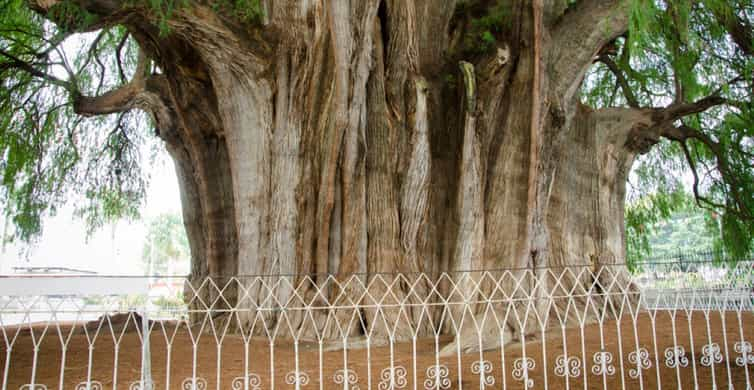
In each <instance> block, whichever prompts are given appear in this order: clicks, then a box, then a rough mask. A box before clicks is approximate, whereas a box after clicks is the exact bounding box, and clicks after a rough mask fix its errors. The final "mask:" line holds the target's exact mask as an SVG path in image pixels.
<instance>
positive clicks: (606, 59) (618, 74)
mask: <svg viewBox="0 0 754 390" xmlns="http://www.w3.org/2000/svg"><path fill="white" fill-rule="evenodd" d="M597 61H599V62H601V63H603V64H605V65H606V66H607V68H608V69H610V72H612V73H613V75H615V79H616V80H617V82H618V86H619V87H620V89H621V91H622V92H623V96H625V97H626V101H627V102H628V105H629V107H633V108H638V107H639V100H637V99H636V95H635V94H634V91H633V90H632V89H631V86H630V85H629V84H628V80H627V79H626V75H624V74H623V72H622V71H621V70H620V67H618V64H617V63H615V61H613V59H612V58H610V56H609V55H607V54H601V55H600V56H599V57H597Z"/></svg>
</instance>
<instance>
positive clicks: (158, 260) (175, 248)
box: [141, 214, 190, 275]
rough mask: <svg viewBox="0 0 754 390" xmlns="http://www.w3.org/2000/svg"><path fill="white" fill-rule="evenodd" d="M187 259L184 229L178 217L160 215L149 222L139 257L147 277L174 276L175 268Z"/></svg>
mask: <svg viewBox="0 0 754 390" xmlns="http://www.w3.org/2000/svg"><path fill="white" fill-rule="evenodd" d="M189 258H190V253H189V245H188V239H187V238H186V229H185V228H184V227H183V221H182V220H181V217H180V216H179V215H176V214H160V215H158V216H157V217H155V218H154V219H152V220H151V221H150V222H149V227H148V228H147V235H146V237H145V238H144V248H143V249H142V255H141V259H142V262H143V263H144V271H145V272H146V273H147V275H176V273H175V272H176V266H180V265H182V264H181V263H184V262H185V263H188V262H189ZM180 268H181V269H182V268H183V267H180Z"/></svg>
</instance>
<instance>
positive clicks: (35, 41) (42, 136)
mask: <svg viewBox="0 0 754 390" xmlns="http://www.w3.org/2000/svg"><path fill="white" fill-rule="evenodd" d="M0 7H2V8H3V10H4V12H3V13H2V14H0V83H1V84H2V88H0V155H2V160H0V197H2V200H3V204H4V207H3V209H2V212H3V213H5V214H6V216H7V217H9V219H10V220H11V221H12V222H13V225H14V227H15V229H14V232H13V233H12V237H10V238H11V239H13V238H16V239H20V240H23V241H29V240H31V239H33V238H34V237H36V236H37V235H38V234H39V233H40V231H41V229H42V220H43V218H44V216H46V215H52V214H55V212H56V210H57V209H58V208H59V207H60V206H61V205H62V204H64V203H67V202H71V201H73V205H74V208H75V211H76V213H77V215H80V216H81V217H83V218H84V219H85V220H86V221H87V223H88V226H89V228H90V231H91V229H94V228H96V227H98V226H101V225H102V224H103V223H106V222H109V221H113V220H116V219H121V218H124V217H125V218H134V217H136V216H137V215H138V210H139V208H140V207H141V205H142V201H143V196H144V192H145V186H146V178H145V177H144V176H143V173H142V171H143V169H142V168H143V166H144V164H145V162H146V160H147V156H145V152H147V151H148V150H149V149H151V148H154V147H155V146H156V144H155V143H154V140H153V138H151V137H150V135H149V134H148V133H147V132H146V131H145V128H144V126H143V124H144V123H148V120H145V119H146V118H145V115H144V114H143V113H140V112H127V113H122V114H113V115H106V116H101V117H95V118H84V117H81V116H79V115H77V114H76V113H75V112H74V111H73V107H72V105H71V103H72V99H73V98H75V97H76V96H78V95H79V94H86V95H98V94H101V93H104V92H105V91H108V90H111V89H114V88H117V87H118V86H119V85H121V84H122V83H124V82H126V81H127V80H128V79H130V78H131V76H132V74H133V71H134V69H135V67H136V57H137V50H138V49H137V47H136V44H135V43H134V42H133V41H132V40H131V39H130V38H129V36H128V35H127V33H126V31H125V29H123V28H121V27H113V28H110V29H106V30H101V31H98V32H95V33H88V34H75V35H70V34H69V32H68V30H67V29H68V28H70V27H72V26H73V27H77V26H81V25H88V24H89V23H92V22H93V21H94V20H95V19H94V18H93V17H92V16H91V15H89V14H87V13H80V12H79V10H78V9H77V8H76V7H74V6H71V5H70V4H69V3H68V2H62V3H59V4H58V5H56V7H57V8H55V9H54V10H53V13H55V14H56V17H60V18H63V19H62V20H63V22H61V25H63V26H64V27H65V28H62V27H58V26H57V25H53V24H51V23H49V22H47V21H46V20H44V19H42V18H41V17H40V16H39V15H37V14H36V13H34V12H31V11H30V10H29V9H28V6H27V4H26V2H24V1H22V0H0ZM29 69H32V71H29ZM32 72H33V73H32Z"/></svg>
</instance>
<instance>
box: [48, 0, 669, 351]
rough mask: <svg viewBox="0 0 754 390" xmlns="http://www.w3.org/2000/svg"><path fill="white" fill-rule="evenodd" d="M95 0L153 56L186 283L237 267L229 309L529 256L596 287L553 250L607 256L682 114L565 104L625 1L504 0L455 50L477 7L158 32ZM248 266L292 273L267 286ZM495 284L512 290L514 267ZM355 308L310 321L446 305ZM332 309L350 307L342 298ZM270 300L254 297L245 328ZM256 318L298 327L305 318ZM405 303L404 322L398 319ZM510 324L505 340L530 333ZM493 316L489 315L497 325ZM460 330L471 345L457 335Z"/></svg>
mask: <svg viewBox="0 0 754 390" xmlns="http://www.w3.org/2000/svg"><path fill="white" fill-rule="evenodd" d="M100 2H101V3H103V4H99V3H100ZM100 2H81V5H82V6H83V7H87V8H88V9H90V11H92V12H96V13H99V14H101V15H102V17H103V20H110V21H117V22H118V23H122V24H123V25H125V26H126V27H127V28H128V30H129V32H130V33H131V34H132V35H133V36H134V37H135V38H136V39H137V41H138V42H139V44H140V45H141V46H142V49H143V50H144V52H145V53H146V54H147V55H148V56H149V57H150V58H151V59H153V60H154V61H156V62H157V64H158V65H159V69H161V71H162V72H163V74H162V75H153V76H152V77H157V76H159V77H160V78H161V79H162V81H161V84H160V85H161V88H159V89H158V90H156V91H155V92H154V93H153V94H152V95H149V96H150V97H156V98H155V99H153V100H154V101H151V100H150V101H149V102H147V103H146V104H144V105H146V106H148V107H146V109H148V110H150V111H152V112H153V113H155V115H156V116H157V115H158V114H159V115H162V116H163V117H165V116H167V117H169V120H163V121H160V123H159V126H158V127H159V128H160V136H161V137H162V138H163V139H165V140H166V142H167V145H168V149H169V151H170V153H171V155H172V156H173V158H174V159H175V162H176V169H177V171H178V176H179V181H180V186H181V189H182V201H183V206H184V219H185V222H186V228H187V231H188V233H189V239H190V243H191V250H192V260H193V266H192V275H191V279H192V280H193V281H197V282H198V281H199V280H201V279H202V278H205V277H211V278H216V279H218V280H227V279H228V278H229V277H232V276H235V277H238V278H239V280H241V281H242V282H243V283H245V284H244V288H243V289H241V290H243V291H235V292H227V291H226V292H225V295H226V296H227V295H234V301H233V302H232V303H231V304H237V305H239V306H240V307H249V308H253V307H256V306H257V305H261V304H265V305H269V298H273V300H272V301H274V302H279V303H283V302H287V301H289V300H290V299H291V298H292V297H295V296H296V295H298V296H301V297H304V299H306V300H307V302H308V301H312V300H313V301H314V302H316V301H317V300H322V299H332V298H334V297H336V296H339V295H340V296H344V295H345V296H348V297H352V298H353V299H356V297H361V296H362V295H361V292H362V291H360V289H361V287H359V286H358V285H356V284H349V285H348V286H336V285H333V284H332V283H331V282H330V281H328V279H327V278H325V277H324V276H323V275H325V274H333V275H336V277H337V278H339V280H346V279H347V278H348V277H349V276H350V275H353V274H362V275H364V276H363V278H364V282H365V283H368V282H369V281H371V280H374V278H375V277H376V276H377V275H379V277H380V278H381V279H382V280H384V281H385V283H375V284H373V285H371V290H370V291H369V292H370V294H371V296H373V297H381V296H383V295H384V294H385V291H386V290H387V289H388V287H387V284H390V283H395V284H394V285H393V286H392V287H391V291H392V292H393V293H394V294H395V295H390V296H389V297H387V298H385V299H383V300H381V302H382V303H395V301H396V300H402V299H408V300H409V301H410V302H411V301H415V300H416V299H417V298H416V297H417V296H421V295H422V294H426V291H427V285H426V282H424V281H421V280H418V281H417V282H416V283H410V282H407V280H408V279H402V280H397V279H396V277H395V276H394V275H393V274H394V273H396V272H404V273H409V274H411V273H418V272H423V273H427V274H429V275H433V276H437V275H439V273H441V272H449V273H452V274H453V275H460V274H459V273H460V272H463V271H469V270H483V269H493V268H494V269H506V268H507V269H514V270H518V271H516V272H524V271H526V270H528V272H531V274H532V275H535V276H536V277H535V278H531V280H528V281H527V282H526V286H524V290H528V291H527V293H528V294H530V295H533V296H544V294H546V292H547V291H549V290H551V289H553V288H555V287H554V286H556V284H558V283H559V284H560V285H561V288H564V286H577V285H583V286H587V285H589V283H592V282H593V281H591V280H587V279H588V278H586V277H585V276H584V275H583V274H581V276H579V275H578V273H574V275H573V276H571V277H565V278H564V279H561V280H560V281H559V282H557V281H556V277H555V276H553V274H552V273H548V272H547V267H570V266H578V267H587V268H590V269H596V268H598V267H600V266H603V265H615V267H620V264H622V263H623V262H624V257H625V247H624V237H623V235H624V232H623V205H624V198H625V182H626V179H627V175H628V172H629V170H630V167H631V164H632V162H633V159H634V158H635V156H636V154H637V153H640V152H643V151H645V149H646V146H647V145H651V144H653V143H654V142H656V140H657V138H655V136H656V137H659V136H662V135H663V133H662V131H661V130H662V129H664V128H666V125H667V124H668V123H669V119H672V117H673V115H679V114H678V113H677V112H675V111H672V110H670V109H668V110H669V111H663V112H664V114H666V115H658V112H656V111H654V110H649V109H640V108H631V109H609V110H598V111H594V110H591V109H589V108H588V107H584V106H582V105H581V104H580V103H579V102H578V90H579V87H580V86H581V83H582V80H583V78H584V75H585V73H586V71H587V70H588V68H589V67H590V66H591V65H592V63H593V62H594V61H595V60H596V59H597V55H598V53H599V52H600V49H601V48H602V47H603V46H604V45H606V44H607V43H609V42H610V41H611V40H613V39H615V38H616V37H617V36H619V35H620V34H623V33H624V32H625V31H626V29H627V24H628V15H627V13H628V11H627V9H626V8H625V5H624V2H623V1H619V0H583V1H579V2H578V3H577V4H576V5H575V6H571V7H567V4H566V2H565V1H543V0H533V1H510V2H504V3H506V4H507V7H508V8H509V11H510V15H509V18H510V25H509V26H508V27H507V28H504V29H502V30H503V31H504V32H501V33H498V35H497V36H496V37H495V38H496V40H497V43H496V44H495V45H494V47H493V48H492V49H491V50H487V51H485V52H482V53H480V52H476V51H473V50H468V49H469V48H468V47H466V46H467V45H468V44H469V41H468V40H467V39H464V36H466V35H467V34H469V31H470V29H471V28H472V20H471V19H472V18H473V16H474V15H464V14H457V13H456V12H455V8H456V6H455V2H454V1H441V2H438V1H432V0H417V1H402V0H367V1H351V2H349V1H324V0H312V1H278V0H276V1H270V0H264V1H263V8H264V9H265V10H266V14H265V17H264V21H263V22H262V23H260V24H248V23H242V22H240V21H238V20H236V19H234V18H232V17H230V16H228V15H226V14H222V13H217V12H216V11H215V10H213V9H211V8H208V7H206V6H204V5H199V4H194V5H190V6H188V7H184V8H181V9H179V10H177V11H176V12H175V14H174V15H173V16H171V18H170V19H169V20H167V24H168V25H169V27H170V30H169V33H168V34H167V35H163V34H160V33H159V30H158V29H156V28H155V27H154V25H155V21H154V20H151V19H150V17H149V16H148V13H145V11H144V10H142V9H139V8H129V6H128V5H116V4H111V2H110V1H104V0H103V1H100ZM481 3H484V2H481ZM49 6H50V4H49V2H48V1H46V2H40V3H39V4H36V9H38V10H39V12H44V11H45V10H46V9H48V8H49ZM487 6H488V5H487ZM122 7H125V8H122ZM480 7H481V9H482V10H484V9H485V7H486V5H485V4H482V5H480ZM483 12H484V11H483ZM135 16H141V17H135ZM108 18H109V19H108ZM466 53H474V54H466ZM149 85H150V84H149V83H144V82H140V83H139V84H138V85H132V86H131V87H129V88H140V89H143V90H145V91H146V90H148V88H146V86H149ZM126 92H129V93H130V95H128V96H137V95H138V96H144V95H140V94H139V93H136V92H135V91H126ZM124 96H125V95H124ZM100 99H101V100H102V99H105V97H100ZM83 102H84V100H82V104H83ZM87 103H88V104H89V105H90V106H91V105H92V104H94V103H93V102H89V101H87ZM103 104H104V102H103ZM120 106H122V107H121V108H124V109H125V107H126V105H125V104H124V103H123V102H121V104H120ZM675 108H676V109H680V108H679V107H675ZM681 108H682V107H681ZM674 112H675V114H674ZM670 122H672V120H670ZM666 135H667V134H666ZM384 273H387V274H384ZM256 275H260V276H271V275H290V276H291V278H292V283H290V284H285V285H282V287H277V288H275V289H269V288H268V287H266V286H265V285H263V284H261V283H259V282H258V279H254V278H253V277H252V276H256ZM306 275H314V276H311V277H306ZM255 280H256V282H255ZM221 284H222V283H221ZM502 287H503V288H506V289H510V290H511V291H512V290H513V289H514V288H513V279H511V282H510V283H507V284H506V283H504V285H503V286H502ZM483 288H487V289H489V288H491V287H490V286H486V285H485V286H484V287H483ZM473 290H474V289H473V286H472V284H471V283H469V282H468V279H466V281H465V282H462V283H461V291H463V292H465V293H468V294H471V293H472V291H473ZM441 293H448V291H444V292H441ZM203 294H205V296H206V297H211V296H212V294H217V292H214V293H207V292H205V293H203ZM208 299H209V298H208ZM365 299H371V298H365ZM538 302H539V301H538ZM542 302H544V300H542ZM229 303H230V302H229ZM557 306H558V303H557V302H556V304H555V305H554V306H553V307H549V306H543V305H541V304H539V303H538V304H537V305H536V310H535V312H537V313H538V314H540V315H542V314H544V312H545V311H548V310H557ZM363 314H364V317H363V318H364V322H363V323H361V324H358V323H351V325H349V326H346V327H345V328H342V329H336V327H332V324H331V325H329V326H330V328H328V329H321V333H320V335H321V336H320V337H337V336H344V335H346V334H353V333H358V332H361V331H363V329H362V328H363V327H364V326H366V327H367V328H368V329H374V335H383V336H384V335H388V334H389V335H391V336H392V337H395V338H405V337H410V336H411V335H412V334H418V335H423V334H428V333H429V332H430V331H431V330H432V329H431V328H432V327H431V326H430V325H429V324H428V323H427V321H426V317H427V315H429V316H433V318H437V317H438V313H436V312H434V313H424V314H422V312H421V310H420V309H390V310H383V311H374V312H369V313H363ZM460 314H461V313H455V314H454V315H458V316H460ZM478 314H479V313H472V315H478ZM332 316H334V317H333V318H338V319H341V320H343V321H345V322H348V319H349V318H353V316H354V313H350V312H345V311H337V312H336V313H333V314H332ZM261 317H262V316H261V314H258V313H257V312H255V311H253V310H250V311H248V313H247V314H246V316H245V317H244V318H243V321H242V324H240V325H242V326H244V325H245V326H249V325H250V324H252V323H254V322H255V321H259V319H260V318H261ZM263 317H264V319H265V321H267V322H268V324H269V323H275V321H286V322H287V323H286V326H285V327H284V328H286V329H289V330H292V331H298V330H301V329H302V328H306V327H317V326H318V325H316V324H315V323H317V321H316V320H312V319H306V318H303V317H299V318H292V317H288V318H285V319H281V318H279V317H277V316H276V315H274V314H272V312H266V313H265V314H264V316H263ZM398 319H401V321H407V322H408V323H409V324H410V325H411V326H406V327H400V329H397V330H396V331H395V333H392V332H393V329H394V328H391V326H392V325H390V324H392V323H394V322H395V321H397V320H398ZM322 322H323V323H325V322H327V321H322ZM420 322H421V323H420ZM330 323H331V322H330ZM529 324H532V326H533V325H535V324H536V322H534V321H529ZM504 327H505V337H506V338H507V339H513V338H516V337H521V334H522V333H524V334H525V333H528V332H531V331H532V328H530V327H527V328H522V327H520V326H518V327H517V326H515V324H512V323H511V324H505V325H504ZM448 329H450V330H452V329H451V328H447V329H446V330H448ZM303 330H304V333H305V334H309V335H314V334H315V333H316V332H313V331H312V330H306V329H303ZM497 332H498V330H497V329H492V328H490V329H485V330H484V334H485V337H490V338H492V339H491V340H497V337H498V333H497ZM458 340H459V342H460V343H461V347H462V348H464V349H472V348H475V345H476V344H475V343H476V341H475V339H474V341H473V342H472V340H471V338H470V337H469V335H465V334H462V335H460V337H459V338H458ZM494 343H496V341H494V342H493V344H494Z"/></svg>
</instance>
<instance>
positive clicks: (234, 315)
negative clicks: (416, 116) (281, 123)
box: [0, 261, 754, 390]
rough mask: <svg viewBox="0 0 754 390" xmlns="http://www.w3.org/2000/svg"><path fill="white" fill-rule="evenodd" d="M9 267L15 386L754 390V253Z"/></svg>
mask: <svg viewBox="0 0 754 390" xmlns="http://www.w3.org/2000/svg"><path fill="white" fill-rule="evenodd" d="M637 269H638V270H639V271H638V272H636V273H631V272H629V271H628V268H627V267H625V266H623V265H609V266H602V267H594V266H592V265H588V266H572V267H561V268H534V269H526V268H522V269H509V270H485V271H467V272H453V273H441V274H436V275H430V274H423V273H413V274H368V275H361V274H358V275H350V276H347V277H342V276H336V275H312V276H285V275H279V276H236V277H229V278H205V279H202V280H188V279H185V278H179V277H126V276H109V277H108V276H99V275H83V276H58V275H56V276H3V277H0V331H1V332H2V342H0V343H1V346H0V369H2V390H8V389H13V390H15V389H20V390H49V389H53V388H58V389H64V388H72V389H75V390H101V389H105V388H112V389H116V388H118V387H120V388H127V389H129V390H146V389H170V388H180V389H184V390H207V389H212V388H214V389H218V390H219V389H233V390H260V389H276V388H280V389H296V390H301V389H304V390H305V389H346V390H349V389H350V390H358V389H379V390H388V389H426V390H431V389H435V390H441V389H508V388H522V389H531V388H544V389H551V388H552V389H585V390H586V389H589V388H603V389H615V388H618V389H629V388H638V389H645V388H646V389H653V388H658V389H659V388H663V387H665V388H741V389H751V388H752V381H753V380H754V378H752V376H754V372H752V369H754V352H753V351H752V342H753V341H754V263H753V262H751V261H739V262H737V263H735V264H727V263H726V264H715V263H711V262H695V263H694V265H693V267H690V266H687V264H680V265H679V264H667V263H663V264H662V265H661V266H659V265H658V266H651V264H649V263H647V264H645V266H643V267H640V268H637Z"/></svg>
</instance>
